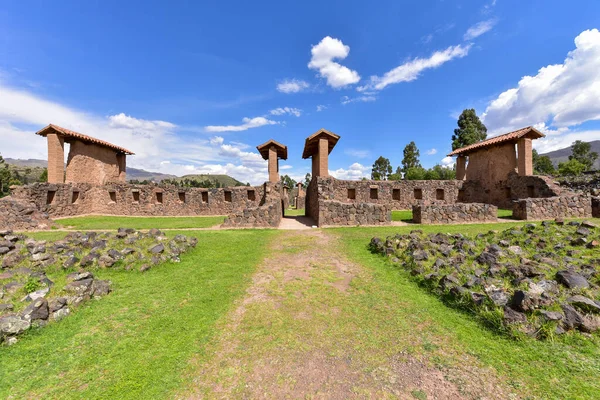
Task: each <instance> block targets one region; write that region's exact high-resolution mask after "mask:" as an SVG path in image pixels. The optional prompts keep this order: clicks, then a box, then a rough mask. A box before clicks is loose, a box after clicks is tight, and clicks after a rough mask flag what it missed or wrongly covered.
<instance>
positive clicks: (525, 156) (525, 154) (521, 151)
mask: <svg viewBox="0 0 600 400" xmlns="http://www.w3.org/2000/svg"><path fill="white" fill-rule="evenodd" d="M517 151H518V157H519V158H518V160H517V166H518V171H519V176H528V175H533V154H532V148H531V139H529V138H521V139H519V141H518V142H517Z"/></svg>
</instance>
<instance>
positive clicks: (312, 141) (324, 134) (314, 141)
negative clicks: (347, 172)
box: [302, 129, 340, 158]
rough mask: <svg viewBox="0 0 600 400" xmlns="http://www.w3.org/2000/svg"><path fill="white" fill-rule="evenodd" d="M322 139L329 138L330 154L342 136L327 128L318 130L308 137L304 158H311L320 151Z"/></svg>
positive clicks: (303, 153)
mask: <svg viewBox="0 0 600 400" xmlns="http://www.w3.org/2000/svg"><path fill="white" fill-rule="evenodd" d="M321 139H327V142H329V151H328V154H329V153H331V150H333V148H334V147H335V145H336V144H337V142H338V140H340V137H339V136H338V135H336V134H335V133H333V132H330V131H328V130H327V129H319V130H318V131H317V132H315V133H314V134H312V135H311V136H309V137H307V138H306V142H305V143H304V151H303V152H302V158H309V157H312V156H313V155H315V154H316V153H317V152H318V151H319V140H321Z"/></svg>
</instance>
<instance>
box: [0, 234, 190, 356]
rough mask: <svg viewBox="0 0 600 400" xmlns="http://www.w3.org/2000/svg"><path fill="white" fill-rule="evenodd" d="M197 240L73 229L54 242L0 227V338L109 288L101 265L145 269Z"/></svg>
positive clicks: (58, 314) (12, 335)
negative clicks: (99, 275) (97, 274)
mask: <svg viewBox="0 0 600 400" xmlns="http://www.w3.org/2000/svg"><path fill="white" fill-rule="evenodd" d="M196 243H197V239H196V238H193V237H192V238H189V237H187V236H184V235H177V236H175V237H174V238H173V239H171V240H170V239H168V238H167V237H166V236H165V235H164V234H163V233H162V232H161V231H160V230H157V229H152V230H150V231H148V232H146V233H144V232H140V231H136V230H134V229H124V228H122V229H119V230H118V232H117V233H107V232H104V233H96V232H87V233H80V232H74V233H70V234H69V235H67V236H66V237H65V238H64V239H63V240H58V241H55V242H47V241H36V240H34V239H32V238H28V237H27V236H24V235H19V234H14V233H13V232H12V231H9V230H5V231H0V342H2V341H5V342H6V343H8V344H13V343H15V342H16V340H17V338H16V337H17V336H18V335H20V334H22V333H23V332H25V331H27V330H29V329H30V328H31V327H40V326H44V325H46V324H47V323H48V322H50V321H56V320H60V319H62V318H64V317H65V316H67V315H68V314H69V313H70V312H71V309H72V308H73V307H75V306H77V305H79V304H80V303H82V302H84V301H86V300H89V299H91V298H99V297H102V296H105V295H107V294H108V293H110V291H111V288H110V282H109V281H104V280H100V279H97V278H96V277H95V276H94V274H95V273H97V272H98V271H101V270H102V269H103V268H123V269H125V270H128V271H129V270H131V271H133V270H137V271H141V272H144V271H147V270H148V269H150V268H151V267H152V266H154V265H157V264H160V263H163V262H167V261H171V262H178V261H179V255H180V254H182V253H183V252H185V251H186V250H187V249H189V248H190V247H194V246H195V245H196Z"/></svg>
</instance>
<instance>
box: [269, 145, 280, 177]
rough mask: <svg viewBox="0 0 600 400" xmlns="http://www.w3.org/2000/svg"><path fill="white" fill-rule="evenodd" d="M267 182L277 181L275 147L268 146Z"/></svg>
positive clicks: (277, 167)
mask: <svg viewBox="0 0 600 400" xmlns="http://www.w3.org/2000/svg"><path fill="white" fill-rule="evenodd" d="M269 182H271V183H277V182H279V161H278V160H277V149H276V148H275V146H271V147H269Z"/></svg>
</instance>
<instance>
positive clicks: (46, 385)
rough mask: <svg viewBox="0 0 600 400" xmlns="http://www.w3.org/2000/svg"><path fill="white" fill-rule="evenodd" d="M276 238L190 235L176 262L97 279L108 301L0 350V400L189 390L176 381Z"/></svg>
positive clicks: (269, 234)
mask: <svg viewBox="0 0 600 400" xmlns="http://www.w3.org/2000/svg"><path fill="white" fill-rule="evenodd" d="M161 227H162V226H161ZM176 233H177V232H170V233H169V236H171V235H175V234H176ZM179 233H183V234H189V233H190V232H179ZM60 234H61V233H60V232H45V233H38V234H35V235H31V236H35V237H36V238H38V239H43V238H51V237H52V235H60ZM62 234H63V235H64V234H65V233H64V232H62ZM275 235H277V232H275V231H269V230H257V231H207V232H197V233H196V236H197V237H199V242H198V246H197V247H196V248H195V249H193V250H190V252H188V253H186V254H184V255H182V257H181V259H182V261H181V262H180V263H176V264H175V263H167V264H162V265H159V266H156V267H154V268H153V269H151V270H150V271H148V272H146V273H139V272H133V271H131V272H127V271H124V270H110V269H106V270H101V271H99V272H97V273H96V275H97V277H98V278H100V279H109V280H111V281H112V282H113V292H112V293H111V294H110V295H108V296H106V297H105V298H103V299H101V300H99V301H89V302H88V303H85V304H84V305H83V306H81V307H79V308H77V309H76V310H75V311H74V312H73V313H72V314H71V315H70V316H69V317H67V318H65V319H64V320H62V321H60V322H58V323H51V324H49V325H48V326H47V327H45V328H43V329H39V330H32V331H30V332H29V333H27V334H26V335H24V336H23V337H21V338H20V339H19V342H18V343H17V344H16V345H14V346H11V347H0V398H15V399H17V398H86V399H92V398H93V399H106V398H118V399H125V398H135V399H139V398H145V399H154V398H164V397H170V394H171V393H172V392H173V391H174V390H177V389H178V388H179V387H181V386H182V385H184V384H185V383H188V384H189V383H190V382H187V381H184V378H182V377H184V376H187V375H186V373H185V371H186V369H189V368H190V366H189V363H188V362H189V360H190V359H193V358H195V357H201V356H202V355H203V354H204V353H203V352H204V350H205V345H206V343H207V342H208V341H209V340H210V338H211V337H213V336H214V335H215V334H216V328H215V323H216V322H217V320H219V318H221V317H222V316H223V315H224V314H225V313H227V312H228V311H229V309H230V308H231V306H232V303H233V301H234V300H235V299H236V298H238V297H239V296H241V295H242V294H243V293H244V291H245V289H246V287H247V285H248V284H249V282H250V277H251V274H252V273H253V271H254V270H255V267H256V265H257V264H259V263H260V262H261V260H262V259H263V257H264V255H265V253H266V245H267V244H268V243H269V242H270V240H272V238H273V237H274V236H275ZM57 237H60V236H54V238H57Z"/></svg>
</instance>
